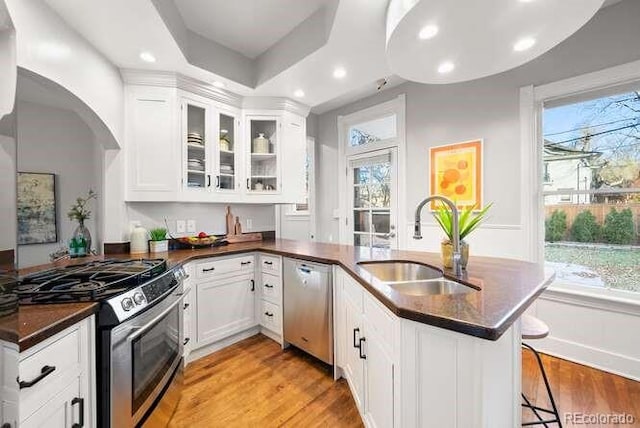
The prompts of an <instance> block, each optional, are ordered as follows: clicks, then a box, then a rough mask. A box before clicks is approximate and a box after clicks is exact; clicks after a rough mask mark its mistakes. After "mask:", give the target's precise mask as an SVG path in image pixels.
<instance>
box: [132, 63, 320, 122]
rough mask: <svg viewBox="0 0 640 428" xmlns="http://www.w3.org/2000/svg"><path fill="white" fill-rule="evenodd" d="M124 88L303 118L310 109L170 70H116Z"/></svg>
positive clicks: (280, 99)
mask: <svg viewBox="0 0 640 428" xmlns="http://www.w3.org/2000/svg"><path fill="white" fill-rule="evenodd" d="M120 75H121V76H122V80H123V81H124V83H125V84H127V85H141V86H159V87H166V88H178V89H182V90H184V91H188V92H191V93H193V94H197V95H200V96H203V97H206V98H208V99H212V100H214V101H218V102H221V103H224V104H227V105H232V106H234V107H237V108H244V109H257V110H282V111H288V112H289V113H293V114H297V115H299V116H302V117H307V116H308V115H309V112H310V111H311V107H309V106H307V105H304V104H301V103H299V102H297V101H294V100H291V99H289V98H284V97H242V96H240V95H237V94H234V93H232V92H229V91H226V90H224V89H219V88H216V87H215V86H213V85H212V84H210V83H207V82H203V81H201V80H198V79H194V78H192V77H188V76H185V75H183V74H180V73H176V72H173V71H152V70H137V69H130V68H125V69H121V70H120Z"/></svg>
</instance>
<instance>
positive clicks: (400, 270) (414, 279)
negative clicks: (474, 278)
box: [358, 261, 476, 296]
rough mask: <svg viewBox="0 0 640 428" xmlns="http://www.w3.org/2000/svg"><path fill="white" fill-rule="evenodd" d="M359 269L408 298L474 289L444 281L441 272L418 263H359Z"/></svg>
mask: <svg viewBox="0 0 640 428" xmlns="http://www.w3.org/2000/svg"><path fill="white" fill-rule="evenodd" d="M358 265H359V266H360V268H362V269H363V270H365V271H366V272H367V273H369V274H370V275H372V276H373V277H375V278H376V279H377V280H378V281H380V282H382V283H385V284H387V285H388V286H389V287H391V288H393V289H394V290H395V291H397V292H398V293H401V294H406V295H408V296H433V295H440V294H463V293H469V292H471V291H476V288H474V287H471V286H469V285H465V284H462V283H460V282H457V281H452V280H449V279H446V278H445V277H444V275H443V273H442V271H441V270H439V269H436V268H432V267H430V266H426V265H423V264H420V263H413V262H402V261H383V262H360V263H358Z"/></svg>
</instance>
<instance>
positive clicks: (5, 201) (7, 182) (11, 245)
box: [0, 113, 17, 251]
mask: <svg viewBox="0 0 640 428" xmlns="http://www.w3.org/2000/svg"><path fill="white" fill-rule="evenodd" d="M15 119H16V115H15V113H13V114H9V115H6V116H4V117H3V118H1V119H0V189H2V191H0V219H2V220H1V221H0V251H5V250H14V251H15V250H16V237H17V235H16V231H17V226H16V221H15V219H16V174H15V172H16V138H15V134H16V129H15V128H16V124H15Z"/></svg>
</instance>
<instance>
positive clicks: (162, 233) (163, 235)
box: [149, 227, 169, 253]
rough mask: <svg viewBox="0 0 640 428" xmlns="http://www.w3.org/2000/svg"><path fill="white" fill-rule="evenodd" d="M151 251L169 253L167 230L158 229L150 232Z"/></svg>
mask: <svg viewBox="0 0 640 428" xmlns="http://www.w3.org/2000/svg"><path fill="white" fill-rule="evenodd" d="M149 237H150V238H151V240H150V241H149V249H150V251H151V252H152V253H163V252H165V251H169V241H168V240H167V229H165V228H164V227H157V228H155V229H151V230H150V231H149Z"/></svg>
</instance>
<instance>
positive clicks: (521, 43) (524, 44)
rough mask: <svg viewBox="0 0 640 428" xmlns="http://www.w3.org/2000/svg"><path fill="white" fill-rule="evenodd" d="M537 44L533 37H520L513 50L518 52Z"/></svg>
mask: <svg viewBox="0 0 640 428" xmlns="http://www.w3.org/2000/svg"><path fill="white" fill-rule="evenodd" d="M535 44H536V39H534V38H533V37H525V38H524V39H520V40H518V41H517V42H516V44H515V45H513V50H514V51H516V52H522V51H526V50H527V49H529V48H531V47H532V46H533V45H535Z"/></svg>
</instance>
